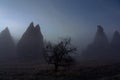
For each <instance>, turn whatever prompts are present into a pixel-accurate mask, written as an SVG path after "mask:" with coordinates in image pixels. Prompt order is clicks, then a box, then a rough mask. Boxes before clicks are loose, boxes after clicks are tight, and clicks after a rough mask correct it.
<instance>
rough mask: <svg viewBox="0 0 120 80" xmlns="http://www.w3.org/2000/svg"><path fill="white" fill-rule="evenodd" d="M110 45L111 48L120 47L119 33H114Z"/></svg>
mask: <svg viewBox="0 0 120 80" xmlns="http://www.w3.org/2000/svg"><path fill="white" fill-rule="evenodd" d="M111 45H112V46H120V33H119V32H118V31H115V32H114V35H113V39H112V42H111Z"/></svg>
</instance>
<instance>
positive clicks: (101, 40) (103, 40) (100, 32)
mask: <svg viewBox="0 0 120 80" xmlns="http://www.w3.org/2000/svg"><path fill="white" fill-rule="evenodd" d="M93 44H95V45H96V46H104V45H108V44H109V43H108V39H107V36H106V34H105V32H104V29H103V27H102V26H100V25H98V26H97V32H96V35H95V39H94V42H93Z"/></svg>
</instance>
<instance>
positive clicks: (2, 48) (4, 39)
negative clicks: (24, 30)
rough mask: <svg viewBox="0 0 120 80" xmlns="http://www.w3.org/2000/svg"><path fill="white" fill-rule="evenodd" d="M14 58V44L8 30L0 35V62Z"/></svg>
mask: <svg viewBox="0 0 120 80" xmlns="http://www.w3.org/2000/svg"><path fill="white" fill-rule="evenodd" d="M14 56H15V44H14V41H13V38H12V37H11V34H10V32H9V29H8V28H5V29H4V30H3V31H2V32H1V33H0V61H1V60H2V61H4V60H5V61H6V60H8V59H10V58H12V57H14Z"/></svg>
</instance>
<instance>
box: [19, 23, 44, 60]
mask: <svg viewBox="0 0 120 80" xmlns="http://www.w3.org/2000/svg"><path fill="white" fill-rule="evenodd" d="M17 53H18V57H19V58H21V59H23V60H30V61H31V60H40V61H41V62H44V56H43V53H44V44H43V35H42V33H41V30H40V26H39V25H36V26H34V24H33V22H32V23H31V24H30V25H29V27H28V29H27V30H26V31H25V32H24V34H23V36H22V37H21V39H20V40H19V42H18V44H17Z"/></svg>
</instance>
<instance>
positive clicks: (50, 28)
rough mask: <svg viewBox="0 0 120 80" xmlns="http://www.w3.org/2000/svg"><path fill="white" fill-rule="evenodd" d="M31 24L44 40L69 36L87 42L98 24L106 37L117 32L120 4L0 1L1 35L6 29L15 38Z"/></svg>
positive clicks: (114, 0) (115, 0) (107, 0)
mask: <svg viewBox="0 0 120 80" xmlns="http://www.w3.org/2000/svg"><path fill="white" fill-rule="evenodd" d="M32 21H33V22H34V23H35V25H36V24H40V26H41V30H42V33H43V35H44V37H45V38H46V39H49V40H54V39H56V38H59V37H62V36H71V37H73V38H74V39H75V40H79V41H81V42H85V41H86V42H87V41H89V39H92V38H93V36H94V34H95V32H96V25H97V24H101V25H102V26H103V27H104V28H105V31H106V32H107V34H109V33H113V31H115V30H119V31H120V0H0V31H1V30H3V29H4V28H5V27H6V26H8V27H9V28H10V31H11V33H12V35H13V36H14V37H16V38H18V37H20V36H21V35H22V34H23V32H24V31H25V30H26V28H27V27H28V25H29V24H30V22H32ZM90 35H91V36H90Z"/></svg>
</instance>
